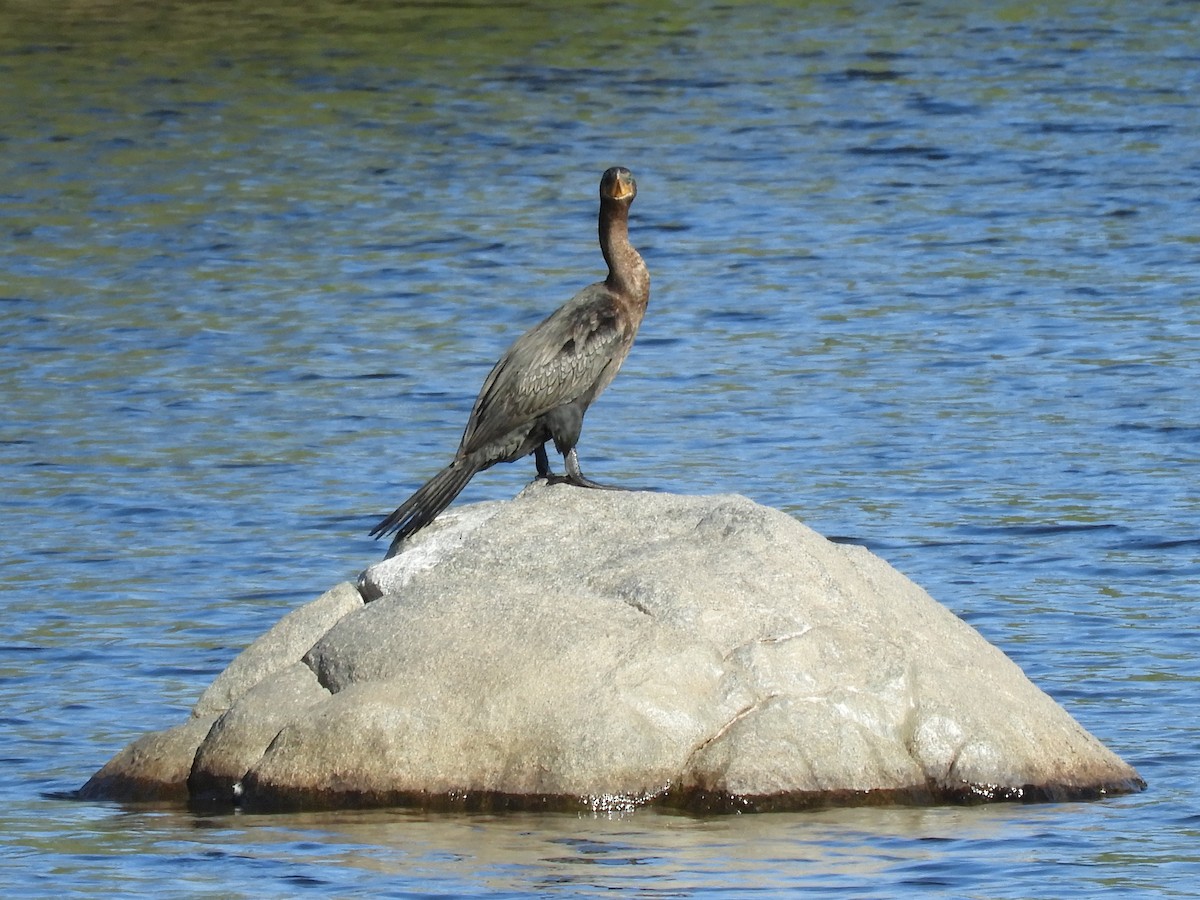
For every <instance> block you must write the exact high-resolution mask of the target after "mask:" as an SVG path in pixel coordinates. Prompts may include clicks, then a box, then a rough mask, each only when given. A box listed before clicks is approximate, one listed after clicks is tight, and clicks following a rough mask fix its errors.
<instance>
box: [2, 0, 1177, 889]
mask: <svg viewBox="0 0 1200 900" xmlns="http://www.w3.org/2000/svg"><path fill="white" fill-rule="evenodd" d="M1195 13H1196V7H1195V5H1194V4H1191V3H1186V2H1178V3H1158V4H1154V3H1151V4H1138V5H1136V6H1134V5H1127V4H1121V3H1117V2H1102V0H1085V2H1081V3H1077V4H1065V3H1051V4H1048V5H1046V4H1043V5H1040V6H1038V7H1037V8H1034V7H1033V6H1029V5H1022V4H1007V5H1003V4H1002V5H995V6H993V7H989V8H988V9H987V10H981V9H976V8H974V5H973V4H963V3H952V2H943V3H934V2H930V3H923V4H919V5H918V4H895V5H878V4H867V3H859V4H854V3H849V4H837V5H834V4H809V5H797V7H796V8H786V7H770V8H767V7H759V6H753V5H749V4H724V5H722V4H699V5H697V4H683V3H678V4H673V3H667V2H663V3H646V4H633V5H627V6H617V7H611V8H610V7H608V6H607V5H600V4H597V5H595V6H592V7H586V8H576V9H575V10H574V11H573V12H571V13H564V12H556V11H554V10H553V9H552V8H551V7H550V6H546V7H543V6H540V5H536V4H523V3H522V4H512V5H507V6H504V5H499V6H493V5H490V4H473V3H464V4H454V5H452V6H446V7H442V6H439V5H436V4H430V5H423V6H404V5H391V4H382V3H379V4H376V3H364V4H356V5H354V6H349V5H346V4H337V3H333V2H328V0H312V2H309V3H305V4H299V5H295V4H288V5H284V4H273V3H272V2H269V0H268V2H264V3H257V4H254V5H253V8H250V7H245V8H243V5H240V4H231V3H203V4H200V3H197V4H184V3H170V2H168V3H139V2H134V3H128V2H126V3H107V2H102V0H96V2H87V3H72V4H54V5H48V4H40V5H35V4H32V3H26V2H16V0H0V151H2V152H0V199H2V204H0V236H2V241H3V244H2V246H3V248H4V254H3V256H4V267H3V272H4V274H3V276H0V324H2V328H3V341H4V349H5V352H4V354H3V357H2V358H0V397H2V398H3V409H4V414H3V416H2V417H0V483H2V484H3V490H2V492H0V522H2V524H3V526H4V534H5V538H6V539H5V541H4V547H3V550H0V566H2V574H0V584H2V586H3V596H2V597H0V609H2V610H3V613H2V614H3V622H4V637H3V640H2V641H0V673H2V680H0V686H2V687H0V690H2V691H3V701H4V702H3V713H2V714H0V720H2V723H3V726H4V727H3V729H0V758H2V759H3V760H4V765H3V768H0V798H2V799H3V805H2V806H0V881H2V882H3V883H4V884H5V885H6V893H7V894H9V895H16V896H21V895H30V896H33V895H43V896H55V897H59V896H64V895H74V896H98V895H112V894H114V893H117V894H137V893H151V892H153V893H155V894H159V893H161V892H162V890H163V889H164V888H163V886H164V885H170V886H171V890H172V891H174V892H176V893H178V894H180V895H201V894H211V895H219V896H230V897H237V896H291V895H297V894H305V895H314V894H315V895H327V896H346V895H349V894H354V893H364V894H371V895H382V896H424V897H436V896H528V895H529V894H540V895H554V896H588V895H599V894H601V893H610V892H612V891H614V890H615V891H624V892H627V893H630V894H633V895H636V896H656V897H657V896H668V897H683V896H697V895H705V896H713V897H722V896H741V895H745V894H749V893H759V894H774V893H780V892H784V891H788V890H800V889H804V890H807V891H811V892H816V893H825V894H828V895H836V896H839V897H842V896H925V895H929V894H935V895H936V894H940V895H945V896H955V897H965V896H969V897H1030V896H1047V897H1048V896H1054V897H1071V896H1081V897H1082V896H1086V897H1091V896H1094V895H1095V894H1096V893H1097V892H1099V891H1101V890H1118V891H1121V892H1122V893H1125V894H1129V895H1134V894H1136V895H1144V896H1162V897H1169V896H1189V895H1191V894H1192V892H1193V888H1192V885H1193V883H1194V879H1195V877H1196V875H1197V874H1198V872H1200V866H1198V865H1197V863H1198V857H1200V854H1198V853H1197V851H1196V849H1195V847H1196V837H1197V832H1198V831H1200V808H1198V805H1197V799H1198V798H1197V788H1196V779H1195V772H1196V770H1197V763H1198V760H1197V747H1198V746H1200V727H1198V726H1197V718H1198V717H1197V713H1198V712H1200V702H1198V701H1197V699H1196V694H1197V681H1198V680H1200V668H1198V666H1197V663H1196V652H1195V650H1196V644H1195V636H1196V634H1197V626H1198V625H1200V618H1198V616H1197V609H1196V603H1197V599H1198V597H1200V587H1198V585H1200V565H1198V561H1200V534H1198V532H1197V527H1196V522H1197V518H1198V513H1200V487H1198V483H1200V480H1198V479H1197V477H1196V475H1197V463H1198V462H1200V413H1197V407H1196V402H1195V385H1196V383H1197V376H1198V375H1200V229H1198V226H1197V224H1196V223H1197V222H1200V165H1198V164H1197V162H1196V155H1195V146H1196V142H1197V138H1198V137H1200V112H1198V107H1197V106H1196V104H1195V96H1196V94H1197V89H1198V88H1200V84H1198V82H1200V65H1198V62H1200V36H1198V35H1200V32H1197V31H1196V29H1195V27H1194V20H1195V17H1196V16H1195ZM612 164H624V165H627V166H629V167H630V168H631V169H633V170H634V172H635V173H636V175H637V176H638V179H639V187H640V191H639V197H638V200H637V203H636V204H635V206H634V208H633V216H632V232H633V236H634V240H635V242H636V243H637V245H638V246H639V247H641V248H642V249H643V252H644V255H645V257H646V259H647V262H648V264H649V265H650V268H651V271H652V274H653V278H654V285H653V294H652V298H651V309H650V313H649V315H648V318H647V320H646V323H645V325H644V328H643V331H642V335H641V337H640V338H639V342H638V344H637V346H636V347H635V349H634V352H633V354H632V356H631V357H630V359H629V361H628V363H627V364H626V367H625V369H624V370H623V371H622V374H621V376H620V377H619V378H618V379H617V381H616V383H615V384H614V385H613V387H612V388H610V390H609V392H608V393H606V395H605V396H604V397H603V398H602V399H601V401H600V402H599V403H598V404H597V405H596V406H595V407H594V408H593V409H592V411H591V412H590V413H589V417H588V421H587V424H586V427H585V430H584V438H583V442H582V444H581V446H580V452H581V456H582V460H583V463H584V466H585V470H586V471H588V472H589V473H590V474H592V475H594V476H595V477H597V478H598V479H601V480H611V481H621V480H626V481H631V482H635V483H652V484H657V485H660V486H662V487H664V488H670V489H672V490H677V491H680V492H691V493H702V492H724V491H737V492H740V493H744V494H746V495H748V496H750V497H753V498H754V499H756V500H758V501H760V502H763V503H767V504H770V505H773V506H778V507H781V508H784V509H786V510H788V511H789V512H791V513H793V514H794V515H796V516H798V517H800V518H802V519H803V520H804V521H806V522H807V523H809V524H810V525H812V526H813V527H815V528H817V529H818V530H820V531H822V532H823V533H825V534H828V535H831V536H838V537H846V538H850V539H853V540H856V541H859V542H862V543H865V544H866V545H867V546H869V547H871V548H872V549H873V550H875V551H876V552H877V553H879V554H880V555H882V556H884V557H885V558H886V559H888V560H889V561H890V562H892V563H893V564H894V565H896V566H897V567H898V568H900V569H901V570H902V571H904V572H906V573H907V574H909V575H910V576H912V577H913V578H914V579H915V580H916V581H918V582H919V583H921V584H922V585H924V586H925V587H926V588H927V589H929V590H930V592H931V593H932V594H933V595H934V596H935V597H937V598H938V599H939V600H941V601H942V602H943V603H945V604H946V605H947V606H949V607H950V608H951V609H953V610H954V611H955V612H957V613H958V614H959V615H961V616H963V617H964V618H965V619H966V620H968V621H969V622H971V623H972V624H973V625H974V626H975V627H976V628H978V629H979V630H980V631H981V632H982V633H983V634H984V635H985V636H986V637H987V638H988V639H989V640H991V641H992V642H993V643H995V644H997V645H998V646H1000V647H1001V648H1002V649H1004V650H1005V652H1007V653H1008V654H1009V655H1010V656H1012V657H1013V658H1014V659H1015V660H1016V661H1017V662H1018V663H1019V664H1020V665H1021V666H1022V667H1023V668H1024V669H1025V671H1026V672H1027V673H1028V674H1029V675H1030V677H1031V678H1033V679H1034V681H1035V682H1037V683H1038V684H1039V685H1040V686H1041V687H1043V688H1044V689H1045V690H1047V691H1048V692H1049V693H1051V694H1052V695H1053V696H1054V697H1055V698H1056V699H1058V700H1059V701H1060V702H1061V703H1063V704H1064V705H1065V706H1066V707H1067V708H1068V709H1069V710H1070V711H1071V712H1072V713H1073V714H1074V715H1075V716H1076V717H1077V718H1078V719H1079V720H1080V721H1081V722H1082V723H1083V724H1084V725H1085V726H1086V727H1087V728H1088V729H1089V730H1091V731H1092V732H1093V733H1094V734H1096V735H1097V736H1098V737H1100V738H1101V739H1102V740H1103V741H1105V742H1106V743H1107V744H1108V745H1109V746H1110V747H1112V748H1113V749H1114V750H1115V751H1116V752H1118V753H1119V754H1120V755H1122V756H1123V757H1124V758H1125V759H1127V760H1128V761H1129V762H1131V763H1132V764H1134V765H1135V766H1137V767H1138V769H1139V770H1140V772H1141V774H1142V775H1143V776H1144V777H1145V778H1146V779H1147V780H1148V782H1149V785H1150V786H1149V789H1148V790H1147V791H1146V792H1145V793H1143V794H1139V795H1136V796H1131V797H1123V798H1119V799H1114V800H1111V801H1107V802H1103V803H1096V804H1081V805H1061V806H1039V807H1025V806H1003V807H991V808H972V809H932V810H905V809H900V810H841V811H831V812H821V813H814V814H809V815H773V816H760V817H748V816H741V817H731V818H723V819H692V818H686V817H681V816H672V815H665V814H660V813H654V812H651V811H641V812H638V813H636V814H633V815H629V816H620V817H615V818H586V817H584V818H578V817H570V816H512V817H501V818H490V817H469V816H463V817H429V816H423V815H418V814H413V813H408V812H398V811H382V812H381V811H376V812H358V813H347V814H339V815H331V814H327V815H310V816H269V817H256V816H248V815H231V816H216V817H200V816H194V815H190V814H187V813H184V812H180V811H173V810H154V809H122V808H119V807H117V806H114V805H109V804H87V803H78V802H69V801H64V800H62V799H58V795H60V794H62V793H64V792H69V791H71V790H73V789H75V788H77V787H78V786H79V785H80V784H82V783H83V782H84V781H85V780H86V779H87V778H88V776H89V775H90V774H91V773H92V772H93V771H94V770H95V769H96V768H97V767H98V766H99V765H101V764H102V763H103V762H104V761H106V760H107V759H108V758H109V757H110V756H111V755H112V754H113V753H114V752H115V751H116V750H118V749H119V748H120V747H122V746H123V745H124V744H126V743H127V742H128V741H129V740H131V739H132V738H134V737H136V736H137V735H139V734H141V733H142V732H144V731H147V730H151V729H157V728H162V727H166V726H169V725H172V724H175V723H176V722H179V721H181V720H182V719H183V717H184V716H185V715H186V711H187V710H188V709H189V708H190V706H191V704H192V703H193V702H194V701H195V699H196V697H197V696H198V695H199V693H200V692H201V690H202V689H203V688H204V687H205V686H206V685H207V684H208V683H209V681H211V679H212V678H213V677H214V676H215V675H216V674H217V673H218V672H219V671H220V670H221V669H222V668H223V667H224V666H225V665H226V664H227V663H228V661H229V660H230V659H231V658H232V657H233V656H234V654H236V652H237V651H238V650H239V649H240V648H241V647H243V646H245V645H246V644H247V643H249V642H250V641H251V640H253V638H254V637H256V636H257V635H258V634H260V633H261V632H262V631H264V630H265V629H266V628H267V627H269V626H270V625H271V624H273V623H274V621H275V620H276V619H278V617H279V616H280V615H281V614H282V613H283V612H285V611H287V610H289V609H291V608H294V607H295V606H296V605H298V604H300V603H302V602H305V601H307V600H310V599H312V598H313V597H315V596H316V595H317V594H319V593H320V592H322V591H323V590H324V589H325V588H327V587H329V586H331V585H332V584H334V583H335V582H337V581H339V580H341V579H343V578H346V577H351V576H353V575H354V574H355V573H356V572H357V571H359V570H360V569H362V568H363V567H365V566H366V565H367V564H369V563H370V562H372V561H374V560H375V559H377V558H378V556H379V555H380V553H381V552H382V550H383V548H382V547H380V546H379V545H377V544H374V543H372V542H371V541H369V540H368V539H367V538H366V535H365V532H366V531H367V530H368V529H369V528H370V526H371V525H372V524H374V522H375V521H376V520H377V519H378V518H379V517H380V516H381V515H382V514H384V513H385V512H387V511H389V510H390V509H391V508H392V507H393V506H394V505H395V504H396V503H397V502H398V501H399V500H401V499H403V497H404V496H406V494H407V492H408V491H410V490H411V489H412V488H413V487H415V486H416V485H417V484H418V483H419V482H420V481H421V480H423V479H424V478H425V477H427V476H428V475H429V474H430V473H432V472H433V471H435V470H436V469H437V468H438V467H440V466H441V465H442V464H443V463H444V462H445V461H446V459H447V458H448V457H449V455H450V454H451V453H452V452H453V449H454V447H455V445H456V444H457V441H458V437H459V435H460V433H461V428H462V426H463V423H464V421H465V418H466V415H467V412H468V411H469V408H470V404H471V401H472V399H473V398H474V395H475V392H476V390H477V389H478V386H479V384H480V382H481V381H482V378H483V376H484V374H485V373H486V371H487V368H488V367H489V366H490V364H491V362H492V361H493V360H494V359H495V358H496V357H497V356H498V355H499V353H500V352H501V351H502V350H503V349H504V347H505V346H506V345H507V343H508V342H509V340H511V338H512V337H513V336H515V335H516V334H517V333H519V332H520V331H521V330H522V329H523V328H524V327H527V326H528V325H529V324H532V323H533V322H535V321H537V320H538V319H539V318H540V317H541V316H543V315H544V314H545V313H546V312H547V311H549V310H550V309H552V308H553V307H554V306H556V305H557V304H558V303H560V302H562V301H563V300H564V299H566V297H567V296H569V295H570V293H572V292H573V291H574V290H575V289H577V288H578V287H581V286H582V285H583V284H586V283H587V282H588V281H590V280H592V279H593V278H594V277H597V276H598V275H599V274H600V265H601V264H600V260H599V254H598V251H597V249H596V246H595V236H594V231H595V189H596V182H597V180H598V177H599V174H600V172H601V171H603V169H604V168H605V167H607V166H609V165H612ZM531 474H532V464H531V463H530V464H528V465H525V466H521V465H517V466H503V467H499V468H498V469H494V470H492V471H490V472H488V473H485V474H484V475H481V476H480V477H478V478H477V479H476V480H475V482H474V483H472V485H471V486H470V487H469V488H468V490H467V492H466V494H465V495H464V497H463V500H464V501H470V500H481V499H491V498H502V497H508V496H511V495H512V494H513V493H515V492H516V491H517V490H518V489H519V488H520V487H521V486H522V484H523V483H524V481H525V480H526V479H527V478H528V477H529V476H530V475H531Z"/></svg>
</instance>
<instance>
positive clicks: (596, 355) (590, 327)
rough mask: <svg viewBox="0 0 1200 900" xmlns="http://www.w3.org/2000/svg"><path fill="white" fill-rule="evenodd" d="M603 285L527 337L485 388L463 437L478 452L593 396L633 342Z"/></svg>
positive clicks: (505, 358)
mask: <svg viewBox="0 0 1200 900" xmlns="http://www.w3.org/2000/svg"><path fill="white" fill-rule="evenodd" d="M626 332H627V326H626V325H625V320H624V318H623V317H622V316H621V315H620V312H619V309H618V306H617V303H616V301H615V300H614V299H613V297H612V295H611V294H610V293H609V291H608V289H607V288H606V287H605V286H604V284H603V283H600V284H594V285H592V286H591V287H588V288H584V289H583V290H582V291H580V292H579V293H578V294H576V295H575V296H574V297H572V298H571V300H570V301H569V302H567V303H566V304H565V305H564V306H562V307H561V308H560V309H558V310H557V311H555V312H554V313H552V314H551V315H550V316H549V317H548V318H546V319H545V320H543V321H542V322H541V323H539V324H538V325H536V326H534V327H533V328H531V329H530V330H529V331H527V332H526V333H525V334H523V335H522V336H521V337H520V338H518V339H517V341H516V342H515V343H514V344H513V345H512V347H510V348H509V350H508V352H507V353H505V354H504V356H503V357H502V358H501V359H500V361H499V362H498V363H496V365H495V367H493V369H492V371H491V372H490V373H489V374H488V377H487V379H486V380H485V381H484V383H483V388H482V390H480V392H479V398H478V399H477V400H476V401H475V408H474V409H473V410H472V412H471V418H470V421H468V423H467V428H466V431H465V432H464V434H463V440H462V447H463V449H464V450H465V451H466V452H472V451H474V450H477V449H479V448H480V447H483V446H485V445H486V444H488V443H489V442H491V441H493V440H496V439H498V438H500V437H503V436H504V435H506V434H507V433H508V432H509V431H511V430H512V429H514V428H516V427H518V426H520V425H523V424H526V423H530V422H532V421H533V420H534V419H536V418H537V417H538V416H541V415H543V414H545V413H547V412H549V411H550V410H552V409H554V408H556V407H558V406H562V405H563V404H566V403H572V402H574V401H576V400H579V399H581V398H583V399H584V400H585V405H586V404H587V403H590V402H591V401H592V400H593V399H595V397H596V395H597V394H599V393H600V391H602V390H603V389H604V388H605V387H606V386H607V385H608V383H609V382H611V381H612V379H613V377H615V376H616V374H617V369H619V368H620V366H621V363H622V362H623V361H624V358H625V354H626V353H627V352H628V349H629V345H630V343H631V342H632V335H628V334H627V333H626Z"/></svg>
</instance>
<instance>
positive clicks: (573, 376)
mask: <svg viewBox="0 0 1200 900" xmlns="http://www.w3.org/2000/svg"><path fill="white" fill-rule="evenodd" d="M636 196H637V182H636V181H635V180H634V177H633V174H632V173H631V172H630V171H629V170H628V169H626V168H624V167H623V166H614V167H612V168H610V169H608V170H607V171H605V172H604V174H603V176H602V177H601V179H600V216H599V232H600V251H601V253H602V254H603V255H604V262H605V263H606V264H607V266H608V276H607V277H606V278H605V279H604V280H603V281H598V282H596V283H595V284H592V285H589V286H588V287H585V288H583V290H581V291H579V292H578V293H577V294H575V296H574V297H572V298H571V299H570V300H568V301H567V302H566V303H564V304H563V305H562V306H560V307H559V308H558V309H557V310H555V311H554V312H553V313H551V314H550V315H549V316H547V317H546V318H545V319H543V320H542V321H541V322H540V323H538V324H537V325H535V326H533V328H531V329H529V330H528V331H527V332H525V333H524V334H523V335H521V336H520V337H519V338H517V339H516V341H514V342H513V344H512V346H511V347H509V348H508V350H507V351H506V352H505V353H504V355H503V356H501V357H500V360H499V361H498V362H497V363H496V365H495V366H493V367H492V370H491V372H490V373H489V374H488V376H487V378H486V379H485V380H484V382H483V387H482V388H481V389H480V391H479V396H478V397H477V398H476V400H475V405H474V406H473V407H472V409H471V416H470V418H469V419H467V427H466V429H465V430H464V431H463V436H462V441H461V442H460V443H459V445H458V451H457V452H456V453H455V454H454V459H453V460H451V462H450V464H449V465H447V466H446V467H445V468H443V469H442V470H441V471H440V472H438V473H437V474H436V475H434V476H433V477H432V478H430V479H429V480H428V481H427V482H425V484H423V485H422V486H421V487H419V488H418V489H417V490H416V492H414V493H413V495H412V496H411V497H409V498H408V499H407V500H405V501H404V502H403V503H401V504H400V505H399V506H398V507H397V508H396V509H395V511H394V512H392V513H391V514H390V515H388V516H387V517H386V518H384V519H383V520H382V521H381V522H379V524H378V525H376V526H375V527H374V528H373V529H372V530H371V532H370V534H371V536H372V537H375V538H380V537H383V536H385V535H389V534H395V538H394V539H393V543H392V546H393V548H394V547H395V546H396V545H398V544H399V543H400V542H401V541H404V540H406V539H407V538H409V537H411V536H412V535H413V534H415V533H416V532H418V531H419V530H420V529H422V528H424V527H425V526H426V525H428V524H429V523H430V522H432V521H433V520H434V519H435V518H436V517H437V516H438V514H439V513H441V512H442V511H443V510H444V509H445V508H446V507H447V506H449V505H450V504H451V503H452V502H453V501H454V498H455V497H457V496H458V495H459V493H460V492H461V491H462V490H463V488H465V487H466V486H467V483H468V482H469V481H470V480H471V479H472V478H473V477H474V476H475V475H476V473H478V472H482V471H483V470H485V469H489V468H491V467H492V466H494V465H496V464H497V463H502V462H515V461H517V460H519V459H522V458H524V457H526V456H528V455H529V454H531V453H532V454H533V455H534V462H535V466H536V469H537V477H538V478H542V479H545V480H546V481H547V482H548V483H550V484H571V485H576V486H578V487H584V488H598V489H613V488H611V486H609V485H604V484H598V483H597V482H595V481H592V480H591V479H590V478H588V477H586V476H585V475H584V474H583V472H581V471H580V468H579V456H578V454H577V453H576V450H575V446H576V444H577V443H578V442H579V437H580V434H581V432H582V429H583V416H584V413H586V412H587V409H588V407H589V406H590V405H591V404H592V401H594V400H595V399H596V398H597V397H598V396H599V395H600V393H601V392H602V391H603V390H604V389H605V388H606V387H608V385H609V384H611V383H612V380H613V378H615V377H616V375H617V371H618V370H619V369H620V368H621V364H622V363H623V362H624V361H625V357H626V356H628V354H629V349H630V347H632V346H633V341H634V338H635V337H637V332H638V327H639V326H640V325H641V323H642V318H643V317H644V316H645V313H646V306H647V304H648V303H649V300H650V273H649V270H648V269H647V268H646V263H645V261H644V260H643V259H642V257H641V254H639V253H638V251H637V250H635V249H634V247H633V245H632V244H631V243H630V242H629V207H630V204H632V203H633V199H634V197H636ZM549 442H553V444H554V449H555V450H556V451H557V452H558V453H560V454H562V456H563V462H564V467H565V469H566V474H565V475H556V474H554V472H553V471H552V470H551V468H550V461H549V457H548V455H547V453H546V444H547V443H549Z"/></svg>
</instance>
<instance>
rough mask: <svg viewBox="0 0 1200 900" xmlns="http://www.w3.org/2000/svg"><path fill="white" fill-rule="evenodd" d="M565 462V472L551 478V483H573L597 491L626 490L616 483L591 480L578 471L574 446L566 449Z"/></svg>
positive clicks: (577, 460)
mask: <svg viewBox="0 0 1200 900" xmlns="http://www.w3.org/2000/svg"><path fill="white" fill-rule="evenodd" d="M565 462H566V466H567V474H566V475H563V476H562V477H560V478H557V479H552V480H551V482H550V483H551V484H557V483H564V484H573V485H575V486H576V487H585V488H594V489H596V490H599V491H624V490H626V488H623V487H617V486H616V485H613V484H599V483H597V482H595V481H592V479H590V478H588V477H587V476H586V475H584V474H583V473H582V472H580V471H579V456H578V455H577V454H576V453H575V448H574V447H572V448H571V449H570V450H568V451H567V455H566V457H565Z"/></svg>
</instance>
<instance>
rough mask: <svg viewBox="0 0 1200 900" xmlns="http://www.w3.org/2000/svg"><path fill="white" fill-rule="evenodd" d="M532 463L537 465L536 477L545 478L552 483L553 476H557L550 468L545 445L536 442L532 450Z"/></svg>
mask: <svg viewBox="0 0 1200 900" xmlns="http://www.w3.org/2000/svg"><path fill="white" fill-rule="evenodd" d="M533 463H534V465H536V466H537V477H538V478H545V479H546V480H547V481H549V482H550V483H551V484H553V483H554V478H555V477H557V476H555V474H554V473H553V472H552V471H551V470H550V459H549V457H547V456H546V445H545V444H538V445H537V447H536V449H534V451H533Z"/></svg>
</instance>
